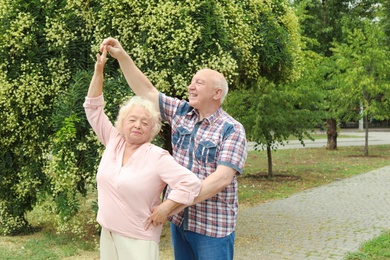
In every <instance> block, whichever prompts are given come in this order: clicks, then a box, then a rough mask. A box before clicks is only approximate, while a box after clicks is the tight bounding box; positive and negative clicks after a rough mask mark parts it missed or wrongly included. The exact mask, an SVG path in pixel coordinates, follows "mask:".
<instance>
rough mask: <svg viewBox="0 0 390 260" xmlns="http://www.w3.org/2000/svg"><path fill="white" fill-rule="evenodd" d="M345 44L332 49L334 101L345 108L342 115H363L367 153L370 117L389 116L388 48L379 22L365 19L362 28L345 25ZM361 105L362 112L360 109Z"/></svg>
mask: <svg viewBox="0 0 390 260" xmlns="http://www.w3.org/2000/svg"><path fill="white" fill-rule="evenodd" d="M345 31H346V32H347V35H348V39H347V43H342V44H335V47H334V48H332V51H333V52H334V56H333V58H334V61H335V65H336V66H337V68H338V69H337V70H334V73H333V75H332V82H335V84H337V86H338V88H337V89H335V92H334V98H333V101H334V102H335V103H336V106H339V107H340V106H344V107H346V108H347V111H346V114H345V116H344V118H350V119H355V120H359V119H360V118H361V117H363V118H364V123H365V130H366V138H365V141H366V142H365V150H364V155H365V156H367V155H368V132H369V127H368V121H369V118H373V119H378V120H384V119H388V118H389V112H390V109H389V108H390V107H389V98H390V96H389V92H390V81H389V79H390V78H389V73H388V68H389V66H390V60H389V49H388V46H387V44H386V39H385V37H384V33H383V31H382V30H381V28H380V26H379V24H377V23H373V22H371V21H368V20H366V21H364V27H363V28H362V29H352V30H351V29H349V28H345ZM360 108H362V113H359V112H360Z"/></svg>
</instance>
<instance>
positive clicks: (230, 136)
mask: <svg viewBox="0 0 390 260" xmlns="http://www.w3.org/2000/svg"><path fill="white" fill-rule="evenodd" d="M100 52H101V54H97V55H96V63H95V71H94V75H93V77H92V80H91V83H90V86H89V89H88V94H87V97H86V99H85V103H84V108H85V112H86V115H87V118H88V121H89V123H90V125H91V126H92V128H93V130H94V131H95V133H96V135H97V136H98V138H99V140H100V141H101V142H102V144H103V145H104V146H105V151H104V154H103V156H102V158H101V161H100V164H99V168H98V172H97V177H96V178H97V189H98V205H99V210H98V215H97V221H98V223H99V224H100V225H101V227H102V232H101V238H100V259H109V260H112V259H136V260H140V259H145V260H152V259H159V246H158V244H159V241H160V235H161V231H162V227H163V223H164V222H165V221H167V220H168V219H169V220H170V222H171V223H170V231H171V232H170V233H171V238H172V245H173V250H174V256H175V259H183V260H189V259H201V260H205V259H212V260H218V259H233V255H234V238H235V227H236V220H237V213H238V193H237V188H238V185H237V179H236V175H238V174H241V173H242V170H243V167H244V164H245V160H246V156H247V150H246V137H245V131H244V128H243V126H242V125H241V124H240V123H239V122H237V121H236V120H234V119H233V118H232V117H231V116H229V115H228V114H227V113H226V112H224V111H223V110H222V106H221V105H222V102H223V99H224V97H225V96H226V94H227V92H228V84H227V81H226V79H225V78H224V76H223V75H222V74H221V73H219V72H217V71H214V70H211V69H202V70H200V71H198V72H197V73H196V74H195V76H194V77H193V78H192V81H191V83H190V85H189V86H188V100H189V101H188V102H187V101H184V100H178V99H176V98H172V97H168V96H166V95H164V94H163V93H160V92H159V91H158V90H157V89H156V88H155V87H154V86H153V85H152V83H151V82H150V81H149V80H148V78H147V77H146V76H145V75H144V74H143V73H142V72H141V71H140V70H139V69H138V68H137V67H136V65H135V64H134V62H133V60H132V59H131V57H130V56H129V55H128V54H127V53H126V51H125V50H124V49H123V47H122V46H121V44H120V43H119V41H118V40H116V39H114V38H107V39H105V40H104V41H103V42H102V44H101V46H100ZM107 53H109V54H110V55H111V56H112V57H114V58H115V59H117V60H118V62H119V64H120V67H121V69H122V72H123V74H124V76H125V78H126V80H127V82H128V84H129V85H130V87H131V88H132V90H133V91H134V93H135V94H136V95H137V96H134V97H132V98H131V99H130V100H129V101H128V102H127V103H126V104H125V105H124V106H123V107H122V108H121V109H120V111H119V114H118V117H117V120H116V122H115V123H114V124H112V123H111V122H110V121H109V119H108V117H107V116H106V115H105V113H104V100H103V78H104V77H103V74H104V65H105V63H106V57H107ZM161 120H163V121H165V122H167V123H169V124H170V126H171V127H172V147H173V156H171V155H170V154H169V153H168V152H167V151H165V150H163V149H162V148H160V147H157V146H155V145H153V144H151V143H150V142H151V141H152V139H153V138H154V137H155V136H156V135H157V134H158V133H159V131H160V127H161ZM166 185H168V188H167V192H166V194H165V198H164V200H163V202H161V197H160V196H161V194H162V191H163V189H164V187H165V186H166Z"/></svg>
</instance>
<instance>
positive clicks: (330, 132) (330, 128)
mask: <svg viewBox="0 0 390 260" xmlns="http://www.w3.org/2000/svg"><path fill="white" fill-rule="evenodd" d="M326 134H327V136H328V143H327V145H326V149H330V150H337V136H338V133H337V124H336V120H335V119H333V118H329V119H327V120H326Z"/></svg>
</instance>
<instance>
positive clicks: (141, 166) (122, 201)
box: [84, 95, 201, 243]
mask: <svg viewBox="0 0 390 260" xmlns="http://www.w3.org/2000/svg"><path fill="white" fill-rule="evenodd" d="M84 108H85V112H86V115H87V119H88V122H89V123H90V125H91V126H92V128H93V130H94V131H95V133H96V135H97V136H98V138H99V139H100V141H101V142H102V143H103V145H104V146H105V151H104V153H103V156H102V159H101V161H100V164H99V168H98V172H97V177H96V178H97V189H98V205H99V210H98V214H97V221H98V223H99V224H100V225H101V226H102V227H104V228H105V229H107V230H109V231H111V232H114V233H116V234H119V235H122V236H125V237H131V238H135V239H142V240H154V241H156V242H157V243H159V241H160V235H161V231H162V225H160V226H157V227H150V228H149V229H148V230H145V228H144V226H145V223H146V220H147V218H148V217H149V216H150V214H151V209H152V208H153V207H155V206H158V205H159V204H160V203H161V193H162V191H163V189H164V187H165V185H166V184H168V185H169V186H170V187H171V189H172V191H171V193H170V194H169V197H168V199H171V200H173V201H175V202H178V203H182V204H185V205H189V204H191V203H192V202H193V200H194V198H195V196H197V195H198V194H199V191H200V188H201V182H200V180H199V179H198V178H197V177H196V176H195V174H193V173H192V172H191V171H189V170H188V169H187V168H185V167H183V166H180V165H179V164H178V163H176V162H175V160H174V159H173V157H172V156H171V155H170V154H169V153H168V152H167V151H166V150H164V149H162V148H160V147H158V146H156V145H153V144H151V143H145V144H143V145H142V146H141V147H139V148H138V150H137V151H136V152H135V153H134V154H133V155H132V156H131V157H130V158H129V160H128V162H127V163H126V165H124V166H123V167H122V157H123V154H124V149H125V139H124V137H123V136H122V135H121V134H120V133H119V132H118V130H117V129H116V128H115V127H114V126H113V125H112V123H111V122H110V121H109V119H108V117H107V116H106V115H105V113H104V100H103V95H101V96H99V97H97V98H88V97H86V98H85V102H84Z"/></svg>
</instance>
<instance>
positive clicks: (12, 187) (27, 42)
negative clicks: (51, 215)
mask: <svg viewBox="0 0 390 260" xmlns="http://www.w3.org/2000/svg"><path fill="white" fill-rule="evenodd" d="M77 4H78V5H77ZM0 10H1V11H0V21H1V24H2V26H1V28H0V30H1V31H0V45H1V46H0V57H1V59H0V60H1V64H0V82H1V84H0V93H1V96H0V109H1V111H2V113H1V118H0V119H1V120H2V122H5V123H4V124H2V125H1V127H0V129H1V130H0V133H1V141H0V150H1V157H2V164H1V169H0V172H1V177H0V178H1V183H2V185H1V190H0V208H1V210H0V224H1V227H2V228H3V232H4V233H15V232H18V231H21V230H26V226H28V223H27V220H26V212H28V211H29V210H31V209H32V208H33V206H34V205H35V204H36V203H37V202H38V201H39V198H40V196H44V193H45V191H44V189H45V187H46V186H47V182H48V181H49V179H48V178H47V176H46V174H44V172H43V171H42V167H43V166H44V165H45V164H46V159H47V156H48V155H49V154H50V151H49V143H50V142H49V141H50V138H49V137H50V136H52V135H53V134H54V131H53V122H52V117H51V116H52V113H53V104H54V100H55V99H56V97H57V96H58V95H59V94H61V93H63V92H66V90H67V88H68V86H69V83H70V79H71V77H72V75H73V74H74V73H75V72H76V71H77V70H79V69H82V68H85V67H87V66H88V64H90V62H89V63H88V55H85V54H86V53H89V43H88V39H89V38H90V33H89V32H87V31H86V30H85V28H86V23H84V22H83V18H82V15H83V10H84V3H82V2H81V1H79V3H76V1H74V2H71V3H66V2H65V1H62V2H61V1H60V2H59V1H44V2H42V1H38V0H34V1H21V0H16V1H0ZM77 10H78V11H77ZM72 120H73V119H72ZM67 123H70V122H67Z"/></svg>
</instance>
